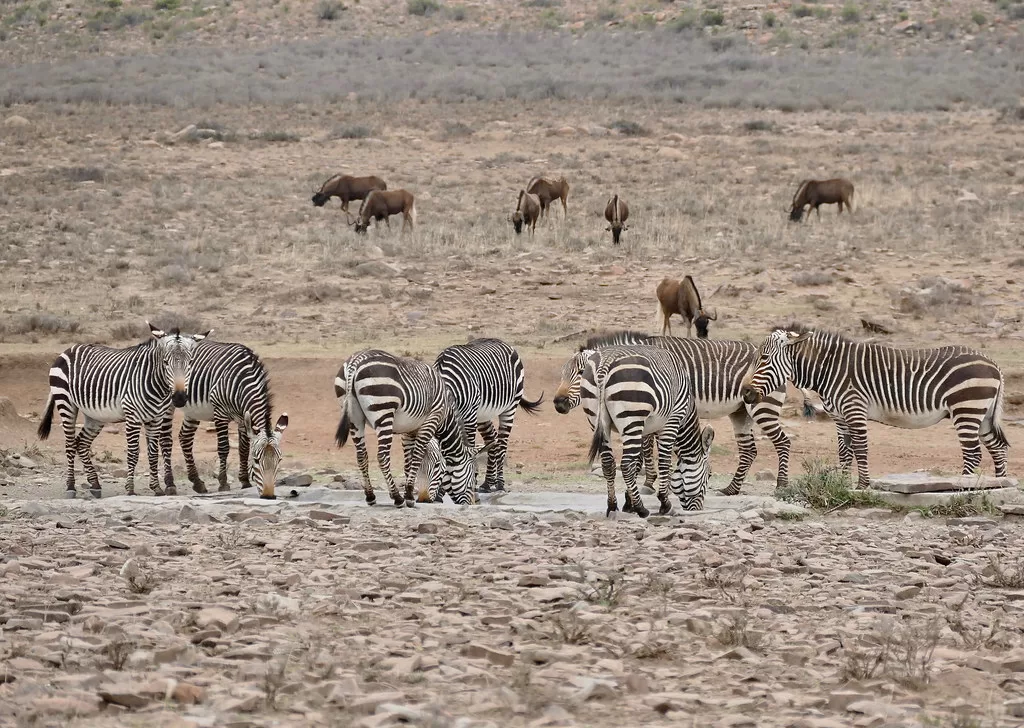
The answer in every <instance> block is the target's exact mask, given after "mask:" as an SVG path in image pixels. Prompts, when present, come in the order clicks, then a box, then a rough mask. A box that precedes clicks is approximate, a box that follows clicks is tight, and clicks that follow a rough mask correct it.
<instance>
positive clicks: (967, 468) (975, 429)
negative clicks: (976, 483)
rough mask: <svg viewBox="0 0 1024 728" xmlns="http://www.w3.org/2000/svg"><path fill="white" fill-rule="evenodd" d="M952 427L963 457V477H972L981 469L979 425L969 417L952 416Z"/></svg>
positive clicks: (974, 419)
mask: <svg viewBox="0 0 1024 728" xmlns="http://www.w3.org/2000/svg"><path fill="white" fill-rule="evenodd" d="M953 427H954V428H955V429H956V436H957V439H958V440H960V451H961V452H962V453H963V456H964V468H963V474H964V475H974V474H976V473H977V472H978V471H979V470H980V468H981V438H980V436H979V430H980V428H981V423H980V422H978V420H977V419H976V418H974V417H971V416H966V415H962V414H954V415H953Z"/></svg>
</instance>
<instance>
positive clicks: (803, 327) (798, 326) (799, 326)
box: [772, 321, 858, 343]
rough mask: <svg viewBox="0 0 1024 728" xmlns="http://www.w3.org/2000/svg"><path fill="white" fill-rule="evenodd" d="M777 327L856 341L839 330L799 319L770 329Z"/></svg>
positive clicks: (839, 339)
mask: <svg viewBox="0 0 1024 728" xmlns="http://www.w3.org/2000/svg"><path fill="white" fill-rule="evenodd" d="M778 329H782V330H783V331H792V332H793V333H796V334H806V333H808V332H811V333H816V334H820V335H822V336H827V337H829V338H831V339H836V340H838V341H845V342H850V343H858V342H856V341H855V340H854V339H851V338H850V337H849V336H847V335H846V334H843V333H841V332H839V331H834V330H832V329H823V328H820V327H818V326H808V325H807V324H803V323H800V322H799V321H789V322H787V323H784V324H779V325H777V326H773V327H772V331H776V330H778Z"/></svg>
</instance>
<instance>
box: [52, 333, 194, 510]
mask: <svg viewBox="0 0 1024 728" xmlns="http://www.w3.org/2000/svg"><path fill="white" fill-rule="evenodd" d="M146 323H147V325H148V326H149V330H150V334H151V338H150V339H149V340H147V341H145V342H143V343H141V344H138V345H136V346H131V347H127V348H124V349H115V348H111V347H109V346H101V345H99V344H75V345H74V346H72V347H69V348H67V349H65V350H64V351H63V352H62V353H61V355H60V356H58V357H57V359H56V360H55V361H54V362H53V366H51V367H50V396H49V398H48V399H47V402H46V412H45V414H44V415H43V419H42V422H40V423H39V429H38V430H37V435H38V436H39V439H40V440H46V439H47V438H48V437H49V436H50V427H51V425H52V423H53V412H54V410H55V409H56V410H57V411H58V412H59V413H60V419H61V424H62V425H63V427H64V452H65V456H66V457H67V478H66V481H65V482H66V490H65V497H67V498H74V497H75V496H76V491H75V454H76V453H77V454H78V457H79V458H81V460H82V465H83V466H84V468H85V474H86V478H87V480H88V482H89V493H90V495H91V496H92V497H94V498H99V497H101V495H102V491H101V488H100V479H99V475H97V473H96V468H95V467H94V466H93V462H92V454H91V446H92V443H93V440H95V439H96V437H97V436H98V435H99V434H100V431H101V430H102V429H103V425H104V424H107V423H110V422H124V423H125V426H124V434H125V438H126V439H127V441H128V457H127V465H128V476H127V478H126V479H125V485H124V489H125V492H126V493H127V494H128V495H135V466H136V465H137V464H138V462H139V431H140V430H141V429H142V426H143V425H145V427H146V452H147V455H148V458H149V488H150V490H152V491H153V493H154V494H156V495H164V494H165V493H166V494H167V495H176V494H177V489H176V488H175V485H174V475H173V473H172V472H171V425H172V421H173V417H174V408H175V407H182V406H183V405H184V404H185V402H186V392H187V391H188V385H189V376H190V370H191V368H192V357H193V353H194V351H195V348H196V344H197V343H198V342H200V341H202V340H203V339H205V338H206V337H207V336H209V335H210V332H209V331H207V332H206V333H205V334H193V335H191V336H187V335H183V334H182V333H181V332H180V331H179V330H178V329H172V330H171V331H170V332H164V331H163V330H161V329H158V328H156V327H155V326H153V325H152V324H150V323H149V322H148V321H147V322H146ZM79 410H81V412H82V415H83V417H84V421H83V423H82V429H81V430H79V431H78V434H77V435H76V434H75V421H76V420H77V419H78V412H79ZM158 436H159V448H160V450H162V455H163V461H164V485H165V488H166V489H161V488H160V478H159V473H158V463H157V460H158V459H159V455H160V453H159V452H158V443H157V437H158Z"/></svg>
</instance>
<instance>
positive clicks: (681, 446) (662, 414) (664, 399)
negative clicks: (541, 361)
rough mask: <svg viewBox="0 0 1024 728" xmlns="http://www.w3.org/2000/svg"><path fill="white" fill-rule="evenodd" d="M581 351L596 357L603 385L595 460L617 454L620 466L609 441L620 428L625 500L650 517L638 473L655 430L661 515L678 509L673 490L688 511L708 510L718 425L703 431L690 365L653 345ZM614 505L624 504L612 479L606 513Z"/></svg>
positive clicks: (593, 445)
mask: <svg viewBox="0 0 1024 728" xmlns="http://www.w3.org/2000/svg"><path fill="white" fill-rule="evenodd" d="M580 354H581V355H582V356H583V357H585V358H587V359H589V360H590V361H591V362H592V363H593V365H594V367H595V369H596V379H597V382H598V383H599V384H598V390H597V422H596V423H595V426H594V436H593V439H592V440H591V443H590V453H589V458H588V461H589V462H591V463H593V462H594V460H595V459H596V458H597V457H598V456H599V455H600V457H601V460H602V464H604V463H605V462H606V461H608V460H611V467H612V468H613V469H614V467H615V465H614V457H615V456H614V454H613V453H612V449H611V445H610V443H609V440H610V437H611V433H612V432H613V431H614V432H618V433H619V436H620V438H621V439H622V459H621V463H620V468H621V470H622V479H623V481H624V482H625V490H626V493H627V496H626V506H627V507H630V506H631V507H632V509H633V510H635V512H636V513H637V515H639V516H640V517H641V518H646V517H647V516H648V514H649V511H648V510H647V508H646V507H645V506H644V504H643V501H642V500H641V499H640V491H639V489H638V488H637V485H636V475H637V472H638V470H639V469H640V461H641V457H642V450H643V440H644V437H645V436H648V435H650V436H653V437H655V438H656V439H657V442H658V500H659V501H660V502H661V508H660V510H659V513H661V514H665V513H668V512H669V511H671V509H672V506H671V504H670V503H669V497H668V492H669V489H670V488H671V490H672V492H674V493H675V494H676V496H677V497H678V498H679V504H680V505H681V506H682V507H683V509H684V510H688V511H693V510H701V509H702V508H703V507H704V494H705V491H706V490H707V485H708V479H709V478H710V476H711V465H710V463H709V462H708V456H709V455H710V452H711V443H712V442H713V441H714V437H715V431H714V429H712V428H711V427H710V426H708V427H706V428H704V429H703V431H702V430H701V427H700V420H699V419H698V417H697V405H696V401H695V400H694V396H693V388H692V385H691V383H690V377H689V374H688V373H687V371H686V367H685V366H684V365H683V363H682V362H681V361H680V360H679V359H678V358H677V357H675V356H673V355H672V354H671V353H670V352H668V351H666V350H665V349H662V348H660V347H654V346H611V347H606V348H603V349H600V350H584V351H583V352H580ZM673 454H675V455H676V456H677V457H678V463H677V465H676V472H675V473H671V469H672V455H673ZM670 479H671V484H670ZM615 510H618V505H617V502H616V497H615V485H614V479H613V480H612V481H611V483H610V485H609V488H608V509H607V511H606V512H605V515H608V514H610V513H611V512H612V511H615Z"/></svg>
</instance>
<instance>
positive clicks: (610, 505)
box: [604, 501, 619, 518]
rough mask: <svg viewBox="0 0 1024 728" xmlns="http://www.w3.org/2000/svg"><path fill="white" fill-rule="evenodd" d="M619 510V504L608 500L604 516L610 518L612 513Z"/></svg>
mask: <svg viewBox="0 0 1024 728" xmlns="http://www.w3.org/2000/svg"><path fill="white" fill-rule="evenodd" d="M618 510H619V504H618V503H617V502H613V501H609V502H608V508H607V509H606V510H605V512H604V517H605V518H611V516H612V514H613V513H615V512H616V511H618Z"/></svg>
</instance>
